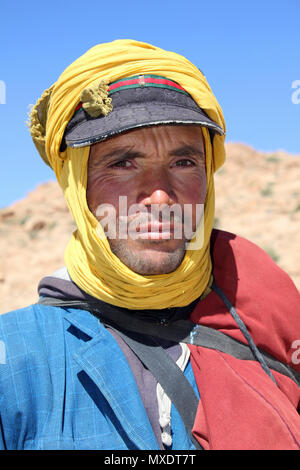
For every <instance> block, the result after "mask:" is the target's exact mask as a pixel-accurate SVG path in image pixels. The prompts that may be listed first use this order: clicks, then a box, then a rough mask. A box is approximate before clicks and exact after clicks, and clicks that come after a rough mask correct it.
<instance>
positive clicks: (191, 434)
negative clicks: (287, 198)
mask: <svg viewBox="0 0 300 470" xmlns="http://www.w3.org/2000/svg"><path fill="white" fill-rule="evenodd" d="M31 134H32V137H33V140H34V143H35V145H36V147H37V149H38V151H39V153H40V155H41V157H42V158H43V159H44V160H45V162H46V163H47V164H49V165H50V166H51V167H52V169H53V170H54V172H55V174H56V177H57V180H58V182H59V184H60V186H61V187H62V189H63V191H64V195H65V198H66V201H67V203H68V205H69V208H70V210H71V213H72V215H73V217H74V220H75V221H76V224H77V230H76V231H75V232H74V233H73V236H72V238H71V240H70V243H69V245H68V246H67V249H66V253H65V264H66V266H65V267H64V268H62V269H60V270H59V271H57V272H56V273H54V274H53V275H51V276H46V277H45V278H43V279H42V280H41V282H40V284H39V287H38V290H39V295H40V300H39V302H38V303H37V304H35V305H32V306H29V307H26V308H24V309H20V310H17V311H14V312H9V313H7V314H5V315H2V317H1V329H0V331H1V336H0V339H1V341H2V342H3V343H2V344H4V345H5V352H6V357H5V361H3V364H1V365H0V367H1V370H0V387H1V404H0V407H1V423H2V424H1V436H2V448H3V449H106V450H107V449H114V450H116V449H118V450H136V449H145V450H155V449H157V450H158V449H166V450H178V449H181V450H189V449H190V450H194V449H299V447H300V418H299V415H298V410H299V398H300V389H299V377H300V375H299V373H300V368H299V362H300V361H299V360H298V351H297V345H298V344H299V332H300V320H299V318H300V317H299V313H300V302H299V300H300V299H299V293H298V291H297V290H296V288H295V286H294V285H293V283H292V281H291V280H290V279H289V277H288V276H287V275H286V274H285V273H284V272H282V270H281V269H279V268H278V267H277V266H276V265H275V264H274V262H273V261H272V260H271V259H270V257H269V256H268V255H267V254H265V253H264V252H263V251H262V250H260V249H259V248H257V247H256V246H255V245H253V244H252V243H251V242H248V241H247V240H244V239H242V238H240V237H238V236H235V235H233V234H230V233H227V232H222V231H217V230H213V228H212V227H213V219H214V185H213V173H214V171H216V169H218V168H219V167H220V165H222V164H223V162H224V158H225V151H224V138H225V123H224V119H223V115H222V111H221V109H220V107H219V105H218V103H217V101H216V99H215V97H214V96H213V94H212V92H211V90H210V88H209V86H208V84H207V82H206V79H205V77H204V76H203V74H202V73H201V72H200V70H199V69H197V68H196V67H195V66H193V65H192V64H191V63H190V62H189V61H188V60H187V59H185V58H183V57H181V56H179V55H177V54H175V53H171V52H167V51H163V50H162V49H159V48H156V47H154V46H150V45H148V44H145V43H139V42H136V41H127V40H120V41H114V42H112V43H108V44H102V45H99V46H96V47H94V48H92V49H91V50H90V51H88V52H87V53H86V54H84V55H83V56H82V57H80V58H79V59H78V60H77V61H75V62H74V63H73V64H71V65H70V66H69V67H68V68H67V69H66V71H65V72H63V74H62V75H61V77H59V79H58V81H57V82H56V83H55V84H54V85H52V87H50V89H49V90H46V92H45V93H44V94H43V96H42V98H41V99H40V100H39V101H38V102H37V104H36V106H35V107H34V108H33V111H32V113H31Z"/></svg>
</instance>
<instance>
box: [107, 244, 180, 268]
mask: <svg viewBox="0 0 300 470" xmlns="http://www.w3.org/2000/svg"><path fill="white" fill-rule="evenodd" d="M108 242H109V244H110V248H111V251H112V253H113V254H114V255H115V256H117V257H118V258H119V259H120V261H122V263H123V264H125V265H126V266H127V267H128V268H129V269H131V270H132V271H134V272H135V273H138V274H141V275H144V276H150V275H155V274H169V273H171V272H173V271H175V270H176V269H177V268H178V267H179V266H180V264H181V263H182V261H183V258H184V256H185V251H186V240H180V242H179V244H178V246H177V247H176V248H175V249H173V250H171V249H170V248H169V249H168V247H167V246H166V243H164V245H162V242H161V241H158V240H151V242H149V241H146V242H141V241H140V242H139V247H138V248H134V247H132V246H130V245H129V244H128V243H127V240H112V239H109V240H108Z"/></svg>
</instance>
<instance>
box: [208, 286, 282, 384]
mask: <svg viewBox="0 0 300 470" xmlns="http://www.w3.org/2000/svg"><path fill="white" fill-rule="evenodd" d="M212 289H213V290H214V291H215V292H216V293H217V294H218V296H219V297H220V298H221V299H222V300H223V302H224V304H225V305H226V307H227V308H228V310H229V313H230V315H231V316H232V317H233V318H234V320H235V321H236V323H237V325H238V327H239V329H240V331H241V332H242V333H243V335H244V337H245V339H246V341H247V342H248V344H249V346H250V349H251V351H252V354H253V356H254V357H255V359H256V360H257V361H258V362H259V363H260V365H261V366H262V368H263V370H264V371H265V372H266V374H267V375H268V376H269V377H270V378H271V379H272V380H273V382H274V383H275V384H276V380H275V378H274V376H273V374H272V372H271V371H270V369H269V367H268V366H267V364H266V361H265V360H264V357H263V355H262V354H261V353H260V351H259V350H258V348H257V346H256V344H255V343H254V341H253V339H252V337H251V335H250V334H249V332H248V330H247V328H246V325H245V323H244V322H243V320H242V319H241V317H240V316H239V315H238V313H237V311H236V310H235V308H234V306H233V305H232V303H231V302H230V301H229V299H228V298H227V297H226V295H225V294H224V292H223V291H222V290H221V289H220V288H219V287H218V286H216V284H215V283H213V284H212ZM276 385H277V384H276Z"/></svg>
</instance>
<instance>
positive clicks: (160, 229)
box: [129, 222, 182, 240]
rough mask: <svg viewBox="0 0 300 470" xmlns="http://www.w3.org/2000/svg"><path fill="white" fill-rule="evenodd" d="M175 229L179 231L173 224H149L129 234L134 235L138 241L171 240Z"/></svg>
mask: <svg viewBox="0 0 300 470" xmlns="http://www.w3.org/2000/svg"><path fill="white" fill-rule="evenodd" d="M175 228H177V230H178V226H175V225H174V224H173V223H162V222H149V223H147V224H141V225H139V226H138V227H136V229H135V230H134V231H133V232H132V234H130V232H129V236H130V235H133V238H135V239H137V240H139V239H141V240H170V239H172V238H174V232H175ZM180 228H181V229H182V226H181V225H180Z"/></svg>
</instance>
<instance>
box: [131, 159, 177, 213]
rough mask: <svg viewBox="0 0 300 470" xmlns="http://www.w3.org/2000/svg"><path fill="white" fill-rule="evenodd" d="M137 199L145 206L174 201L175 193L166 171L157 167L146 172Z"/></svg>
mask: <svg viewBox="0 0 300 470" xmlns="http://www.w3.org/2000/svg"><path fill="white" fill-rule="evenodd" d="M138 199H139V200H138V202H139V203H140V204H144V205H145V206H150V205H151V204H168V205H172V204H174V203H176V202H177V198H176V194H175V192H174V188H173V186H172V181H171V178H170V176H169V175H168V172H167V171H165V170H160V169H159V168H157V169H156V170H154V171H151V172H148V173H147V174H146V175H145V178H144V181H143V184H142V186H141V188H140V193H139V197H138Z"/></svg>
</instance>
